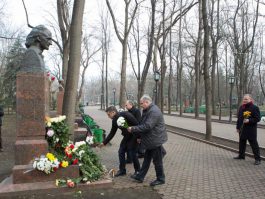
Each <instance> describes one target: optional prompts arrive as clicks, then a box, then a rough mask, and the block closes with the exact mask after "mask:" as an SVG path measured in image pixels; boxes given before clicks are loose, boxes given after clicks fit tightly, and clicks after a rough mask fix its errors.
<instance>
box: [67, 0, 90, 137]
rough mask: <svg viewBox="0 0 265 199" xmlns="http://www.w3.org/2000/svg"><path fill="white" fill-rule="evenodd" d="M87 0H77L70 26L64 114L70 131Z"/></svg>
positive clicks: (72, 123) (72, 125) (71, 128)
mask: <svg viewBox="0 0 265 199" xmlns="http://www.w3.org/2000/svg"><path fill="white" fill-rule="evenodd" d="M84 6H85V0H75V1H74V7H73V14H72V22H71V27H70V53H69V63H68V72H67V81H66V85H65V93H64V99H63V101H64V103H63V114H64V115H66V117H67V123H68V125H69V130H70V132H73V127H74V119H75V106H74V105H75V104H76V95H77V88H78V80H79V71H80V60H81V40H82V23H83V14H84Z"/></svg>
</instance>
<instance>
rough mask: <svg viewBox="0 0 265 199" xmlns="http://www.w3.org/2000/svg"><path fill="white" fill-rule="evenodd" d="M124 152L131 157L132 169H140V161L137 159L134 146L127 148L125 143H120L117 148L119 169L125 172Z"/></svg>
mask: <svg viewBox="0 0 265 199" xmlns="http://www.w3.org/2000/svg"><path fill="white" fill-rule="evenodd" d="M126 152H127V153H128V154H129V156H130V157H131V158H132V162H133V166H134V170H135V171H139V170H140V163H139V160H138V157H137V154H136V153H137V151H136V149H134V148H132V149H127V147H126V145H120V148H119V161H120V165H119V169H120V171H121V172H126V160H125V153H126Z"/></svg>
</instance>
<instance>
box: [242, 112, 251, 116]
mask: <svg viewBox="0 0 265 199" xmlns="http://www.w3.org/2000/svg"><path fill="white" fill-rule="evenodd" d="M250 116H251V112H250V111H245V112H244V113H243V117H244V118H249V117H250Z"/></svg>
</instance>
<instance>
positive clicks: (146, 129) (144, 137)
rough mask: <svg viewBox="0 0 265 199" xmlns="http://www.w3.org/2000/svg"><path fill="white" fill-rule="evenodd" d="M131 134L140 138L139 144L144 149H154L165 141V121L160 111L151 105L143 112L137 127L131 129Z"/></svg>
mask: <svg viewBox="0 0 265 199" xmlns="http://www.w3.org/2000/svg"><path fill="white" fill-rule="evenodd" d="M132 133H134V134H136V135H137V134H138V135H140V136H141V144H142V146H143V148H145V149H154V148H156V147H159V146H161V145H162V144H164V143H165V142H166V141H167V132H166V128H165V121H164V117H163V114H162V112H161V111H160V109H159V108H158V107H157V106H156V105H154V104H153V103H152V104H150V106H149V107H148V108H147V109H146V110H143V114H142V119H141V121H140V124H139V125H138V126H133V127H132Z"/></svg>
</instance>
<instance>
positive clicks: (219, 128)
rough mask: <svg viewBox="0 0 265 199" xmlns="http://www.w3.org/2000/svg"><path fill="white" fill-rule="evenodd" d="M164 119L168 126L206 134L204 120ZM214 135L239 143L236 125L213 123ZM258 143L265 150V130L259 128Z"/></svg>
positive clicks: (167, 116) (167, 117) (168, 117)
mask: <svg viewBox="0 0 265 199" xmlns="http://www.w3.org/2000/svg"><path fill="white" fill-rule="evenodd" d="M164 118H165V122H166V124H168V125H172V126H177V127H180V128H184V129H188V130H192V131H196V132H200V133H204V134H205V132H206V125H205V121H204V120H197V119H193V118H183V117H176V116H169V115H164ZM212 135H213V136H217V137H222V138H226V139H229V140H234V141H238V134H237V133H236V126H235V124H226V123H218V122H212ZM258 142H259V145H260V146H261V147H264V148H265V129H262V128H258Z"/></svg>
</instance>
